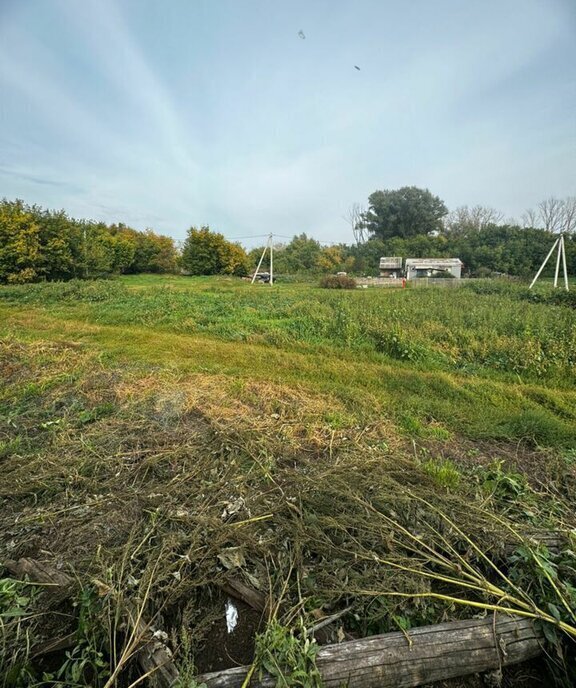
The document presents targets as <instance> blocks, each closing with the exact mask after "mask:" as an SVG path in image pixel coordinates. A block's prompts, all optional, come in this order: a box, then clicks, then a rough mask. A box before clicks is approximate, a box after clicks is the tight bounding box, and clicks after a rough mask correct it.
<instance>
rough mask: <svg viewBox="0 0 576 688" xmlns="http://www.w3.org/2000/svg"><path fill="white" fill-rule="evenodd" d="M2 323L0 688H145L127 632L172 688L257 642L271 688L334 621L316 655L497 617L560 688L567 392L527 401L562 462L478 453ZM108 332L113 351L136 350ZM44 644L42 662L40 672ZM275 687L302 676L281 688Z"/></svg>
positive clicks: (568, 636)
mask: <svg viewBox="0 0 576 688" xmlns="http://www.w3.org/2000/svg"><path fill="white" fill-rule="evenodd" d="M106 288H108V287H106ZM112 289H113V287H112ZM12 293H13V292H12ZM21 293H22V294H25V293H26V292H25V291H24V288H23V291H22V292H21ZM28 293H29V292H28ZM345 296H346V295H345ZM351 296H355V295H351ZM419 296H420V294H418V297H419ZM210 298H212V297H210ZM266 298H268V297H266ZM394 298H396V297H394ZM112 305H113V304H112V303H107V308H108V309H109V310H108V312H110V309H111V307H112ZM543 307H544V306H543ZM5 315H8V316H9V319H8V320H7V322H8V326H7V327H8V328H9V331H5V332H4V334H5V335H6V336H5V338H4V340H3V342H2V345H1V349H0V370H1V378H2V379H1V382H2V386H1V389H0V419H1V420H0V465H1V466H2V475H3V479H2V481H1V482H0V564H1V563H6V564H7V565H8V567H9V568H8V569H7V570H6V571H5V574H4V578H3V580H0V615H1V616H0V619H1V624H0V677H1V678H0V681H3V684H4V685H20V686H32V685H55V684H56V685H62V686H71V685H93V686H111V685H116V684H117V685H125V686H127V685H130V684H131V683H133V682H134V681H137V679H138V676H139V675H140V674H141V667H139V665H138V662H137V655H136V654H135V653H134V652H133V651H131V650H132V649H133V648H131V646H130V641H131V638H132V635H131V630H130V622H129V621H128V620H127V619H129V617H130V616H131V615H132V617H133V616H134V615H136V616H140V617H141V618H142V619H144V620H145V622H146V624H150V625H151V626H152V630H153V631H158V634H157V638H158V639H159V640H160V641H163V642H164V643H165V644H166V645H167V646H168V647H169V648H170V649H171V651H172V652H173V654H174V663H175V664H176V666H177V667H178V669H179V671H180V676H181V678H180V682H181V685H182V686H184V685H193V683H192V677H193V676H194V675H195V674H197V673H202V672H207V671H213V670H217V669H223V668H226V667H231V666H235V665H237V664H250V663H251V661H252V659H253V656H254V648H255V642H256V645H257V656H258V657H259V658H260V661H261V662H264V665H265V666H267V667H270V656H272V657H275V660H274V663H275V665H276V666H278V667H279V668H280V669H282V670H283V671H284V672H285V673H286V676H287V681H288V683H287V684H286V685H316V683H314V682H315V681H317V679H316V678H314V676H315V673H314V654H315V644H314V643H312V644H310V643H305V642H304V639H305V637H306V632H305V629H310V628H311V627H313V626H315V625H317V624H320V625H322V620H324V619H326V618H327V617H331V616H333V615H335V616H336V618H335V621H334V622H333V623H332V624H330V625H327V626H326V627H324V628H323V629H322V631H318V639H319V640H320V641H322V642H327V641H333V642H337V641H341V640H343V639H346V638H361V637H365V636H367V635H372V634H376V633H382V632H386V631H391V630H399V629H400V630H403V631H407V630H408V629H410V628H414V627H416V626H421V625H424V624H429V623H439V622H441V621H446V620H449V619H462V618H472V617H475V616H478V615H486V614H491V613H492V612H493V611H495V610H496V609H505V610H509V611H514V612H515V613H519V614H521V615H524V616H525V617H527V618H533V619H535V620H536V623H537V625H539V626H540V627H541V628H542V629H543V632H544V635H545V637H546V640H547V643H548V654H549V657H548V660H549V668H548V671H549V672H551V674H550V675H552V674H553V675H554V676H555V677H556V678H557V679H558V680H561V679H562V678H563V679H564V680H565V681H570V679H569V678H568V676H569V671H570V658H571V657H572V658H573V651H574V645H573V641H574V639H575V638H576V629H575V626H576V618H575V615H574V610H575V609H576V556H575V555H574V551H573V550H574V546H575V544H576V543H574V539H573V532H574V530H575V529H576V517H575V516H574V508H573V495H574V494H575V490H576V454H574V451H573V450H570V449H569V448H568V447H569V444H570V432H571V430H570V426H571V422H572V421H573V415H572V416H570V412H569V411H566V413H565V414H564V415H563V413H562V411H561V408H562V403H566V401H567V399H569V398H570V395H573V391H572V390H571V389H570V388H567V389H566V390H565V391H563V392H561V393H559V395H558V397H557V398H556V406H555V408H554V409H553V410H552V411H551V410H550V408H549V405H550V404H549V402H550V399H551V398H552V395H553V394H554V393H555V392H553V391H552V390H548V389H546V388H545V387H541V388H537V387H536V385H534V384H532V386H530V387H529V388H528V392H527V394H528V395H529V398H530V404H540V403H541V402H543V403H542V406H534V407H533V408H538V409H540V408H542V409H544V411H543V413H546V414H549V418H550V419H551V420H550V421H549V422H550V423H557V424H558V425H557V427H558V428H564V434H562V433H560V434H559V440H558V443H557V445H554V443H553V442H549V443H548V445H547V446H545V447H544V446H538V444H537V443H536V442H535V441H534V438H533V436H532V437H531V438H526V439H525V440H524V441H519V439H520V438H518V437H514V436H513V437H511V438H510V440H509V441H505V440H504V439H503V438H502V437H500V436H499V434H498V433H495V436H494V437H490V436H486V435H487V434H488V433H484V437H483V439H482V441H480V440H479V438H478V437H474V436H473V433H472V434H471V435H470V436H466V435H465V434H464V433H459V432H458V429H457V428H456V427H450V425H449V423H448V422H447V421H446V422H443V423H440V422H438V420H437V419H435V418H434V417H431V416H428V417H426V416H418V415H417V410H418V406H413V407H410V408H405V407H403V408H402V409H400V411H399V412H397V413H392V412H390V413H388V412H385V410H384V409H385V406H384V405H383V403H382V402H381V401H380V400H379V399H378V397H377V396H374V395H372V394H371V393H370V391H367V392H366V395H367V397H366V398H365V399H364V403H357V400H358V398H359V397H357V396H356V391H355V390H354V389H353V388H352V389H351V390H350V392H349V394H344V393H339V387H338V386H334V387H333V388H332V389H329V388H319V387H318V386H315V385H314V384H311V383H310V381H306V380H304V382H305V384H304V383H303V384H297V383H295V382H294V380H293V379H291V378H290V377H289V376H287V377H286V378H285V379H278V377H279V376H277V377H276V380H275V381H274V382H266V381H265V380H263V379H262V378H261V377H260V378H259V376H258V375H257V374H255V375H254V376H252V375H251V373H252V372H256V370H257V366H256V365H254V364H253V363H252V364H251V365H252V367H250V365H249V364H248V363H246V362H243V363H242V365H244V366H245V368H244V372H243V373H240V374H233V375H232V374H229V373H227V371H219V372H215V371H213V370H211V371H209V372H205V371H204V372H203V371H202V370H201V366H202V361H201V360H200V361H196V362H195V363H194V365H196V366H197V367H196V368H195V369H191V368H190V367H188V368H186V367H185V366H184V365H182V366H180V365H178V362H177V361H176V359H175V358H171V359H170V360H169V361H166V360H164V361H161V360H159V359H158V358H156V359H155V360H153V361H152V360H145V359H146V356H143V357H138V356H133V357H131V359H130V360H128V359H124V360H123V361H120V360H119V358H118V351H119V350H121V347H119V348H118V349H117V348H116V343H114V342H113V341H112V340H110V341H109V342H108V343H106V341H104V340H102V339H100V340H98V339H97V338H98V337H99V336H100V335H99V334H98V333H97V332H96V331H95V330H93V329H91V328H92V325H90V323H89V322H86V323H85V325H84V327H85V330H84V336H85V337H86V339H85V341H83V342H81V339H82V338H83V335H81V334H79V332H80V329H79V328H80V327H81V325H80V324H79V323H80V321H79V320H76V321H75V322H74V318H71V319H70V322H69V323H68V322H66V324H65V325H63V326H62V331H61V332H60V334H59V335H56V334H55V335H53V334H52V332H51V328H55V325H54V322H51V321H49V320H45V319H44V320H43V318H46V317H48V316H46V315H43V314H42V313H38V319H37V320H36V321H34V317H33V312H32V311H31V312H30V313H27V311H26V309H25V308H24V309H22V310H19V311H16V310H14V311H12V310H10V309H6V312H5ZM57 317H61V316H57ZM84 317H85V318H86V312H84ZM65 320H66V319H65V318H62V322H63V323H64V322H65ZM88 320H89V318H88ZM67 328H69V329H70V330H71V331H67ZM125 329H126V333H125V337H126V349H127V350H129V348H130V345H131V344H130V340H131V339H132V345H133V337H137V336H139V334H138V333H137V332H136V331H134V332H131V330H130V327H129V326H126V328H125ZM47 330H48V336H47ZM95 332H96V334H94V333H95ZM161 334H162V333H160V331H158V332H157V336H158V338H159V339H157V340H156V341H157V342H158V347H159V348H160V350H161V349H162V346H163V344H162V341H161ZM71 335H72V339H70V336H71ZM114 336H116V335H114ZM92 337H95V339H92ZM150 337H152V338H154V337H155V335H154V333H152V332H151V333H150ZM174 341H175V342H177V340H176V339H174ZM210 341H212V342H214V341H215V340H210ZM110 342H112V343H110ZM95 343H96V344H97V346H94V344H95ZM176 345H177V346H180V344H178V343H177V344H176ZM214 346H215V344H214ZM194 347H195V343H194V342H190V350H189V353H188V356H189V357H190V358H191V359H193V358H194V357H195V356H196V355H197V353H196V352H195V348H194ZM337 350H338V351H340V349H339V348H338V349H337ZM179 351H180V350H179ZM155 355H158V354H157V352H156V354H155ZM326 355H327V356H328V354H326ZM333 355H334V356H336V357H338V356H341V355H342V354H340V353H336V354H333ZM343 356H344V362H343V365H344V367H346V365H347V363H346V359H345V354H343ZM236 365H238V366H240V363H237V364H236ZM370 365H372V366H381V367H382V368H381V370H385V367H384V366H385V362H384V361H381V362H378V361H377V360H375V359H372V358H369V360H367V367H368V368H369V366H370ZM398 365H399V366H402V365H406V366H408V364H398ZM288 367H289V366H288ZM199 368H200V369H199ZM402 372H403V373H404V374H405V376H406V378H407V379H408V378H409V376H410V375H411V374H413V375H417V374H419V373H418V371H417V369H415V370H414V371H412V370H411V369H409V368H408V367H406V369H405V370H404V371H403V369H402V367H400V369H399V372H398V374H401V373H402ZM294 373H295V374H296V373H297V370H296V371H294ZM349 374H351V373H350V371H349ZM367 374H368V376H369V375H370V374H371V373H370V371H369V370H368V373H367ZM422 374H423V375H425V374H427V373H425V372H424V371H423V373H422ZM439 374H440V373H439ZM442 374H443V373H442ZM470 382H471V385H473V384H475V378H471V380H470ZM445 383H446V384H447V385H449V384H451V381H450V380H449V378H447V377H446V378H445ZM358 384H359V383H358ZM497 384H500V383H499V382H498V381H497V382H496V383H494V382H493V381H491V380H486V385H487V387H485V389H488V388H490V389H491V390H495V389H497V387H496V385H497ZM369 386H370V385H369ZM488 386H490V387H488ZM504 387H505V385H504V384H502V389H504ZM520 390H521V387H520V385H519V386H518V390H515V391H514V392H513V394H512V396H514V395H516V394H520V393H521V392H520ZM523 391H524V390H523ZM428 393H429V392H428ZM538 393H539V394H540V395H541V397H540V399H541V401H535V399H536V398H537V394H538ZM562 394H564V395H565V396H564V397H562ZM562 399H563V401H561V400H562ZM473 403H476V402H473ZM484 403H485V404H486V403H490V402H487V401H486V398H484ZM533 413H534V414H535V413H536V411H533ZM547 417H548V416H547ZM478 423H480V421H478ZM550 533H552V534H554V538H553V540H554V542H557V543H558V545H557V546H554V548H552V549H550V550H549V549H547V548H546V547H545V546H543V545H539V544H537V542H538V540H542V538H543V537H544V539H545V538H546V537H547V536H548V535H549V534H550ZM22 558H31V559H34V560H35V561H41V562H45V563H48V564H49V565H50V566H53V567H55V568H56V569H57V570H59V571H61V572H63V573H67V574H68V575H70V576H71V577H72V578H73V579H74V580H75V581H76V584H75V585H73V586H72V587H73V590H71V591H69V592H70V593H71V594H69V595H67V596H66V598H65V599H63V598H61V597H59V596H58V595H55V594H54V591H52V590H51V589H50V587H49V586H38V585H32V584H30V583H27V582H21V581H19V580H17V578H16V577H15V576H13V575H10V574H9V570H10V566H13V563H11V562H15V561H18V560H20V559H22ZM238 586H244V588H243V589H244V590H248V591H249V592H250V594H251V595H252V602H251V600H250V599H246V598H245V599H244V601H243V602H241V601H237V602H236V608H237V610H238V622H237V623H238V627H237V629H236V630H235V631H234V632H233V633H228V632H227V629H226V619H225V605H226V603H227V601H228V600H229V595H230V591H231V590H234V589H236V590H237V589H238ZM241 597H242V596H241ZM248 597H249V596H248ZM254 599H256V600H263V602H262V604H261V607H260V609H259V610H258V609H257V608H258V606H259V605H258V604H254V602H253V600H254ZM162 633H166V634H167V635H166V636H164V635H162ZM258 634H260V635H258ZM258 638H260V640H257V639H258ZM164 639H165V640H164ZM255 639H256V640H255ZM49 641H50V642H53V641H60V645H59V646H58V647H57V648H56V650H55V651H52V649H51V648H50V647H49V646H48V645H47V643H49ZM127 648H128V651H127ZM275 652H276V654H275ZM290 653H292V655H294V656H293V657H292V659H291V660H290V661H289V662H288V660H287V657H289V656H292V655H291V654H290ZM294 653H295V654H294ZM266 662H267V663H266ZM287 663H289V664H290V666H291V667H292V668H291V669H290V670H288V669H287V668H286V667H287ZM299 663H300V664H299ZM294 666H301V668H302V671H303V674H306V675H307V676H308V678H307V679H306V680H304V679H303V678H302V676H296V675H294V676H292V677H290V671H292V670H293V667H294ZM296 673H297V672H296ZM298 681H300V683H299V682H298ZM0 685H1V683H0Z"/></svg>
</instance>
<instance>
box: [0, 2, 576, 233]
mask: <svg viewBox="0 0 576 688" xmlns="http://www.w3.org/2000/svg"><path fill="white" fill-rule="evenodd" d="M299 31H303V32H304V34H305V38H304V39H302V38H300V37H299V36H298V32H299ZM354 65H357V66H359V67H360V71H358V70H357V69H355V67H354ZM405 185H416V186H422V187H427V188H429V189H430V190H431V191H432V192H433V193H435V194H438V195H439V196H440V197H441V198H442V199H443V200H444V201H445V203H446V204H447V205H448V207H449V208H455V207H456V206H459V205H462V204H470V205H473V204H477V203H479V204H483V205H489V206H493V207H495V208H497V209H498V210H501V211H502V212H504V213H505V215H506V216H515V217H519V216H520V215H521V214H522V212H523V211H524V210H526V209H527V208H529V207H533V206H534V205H536V203H538V201H540V200H542V199H543V198H546V197H548V196H551V195H555V196H557V197H565V196H568V195H575V194H576V1H575V0H498V1H496V0H466V1H465V0H434V1H432V0H403V1H401V0H394V1H392V0H390V1H385V0H354V1H352V0H350V1H348V0H162V1H161V0H0V196H6V197H7V198H16V197H19V198H23V199H24V200H25V201H27V202H30V203H38V204H40V205H42V206H45V207H50V208H65V209H66V210H67V211H68V212H69V213H70V214H72V215H73V216H76V217H86V218H92V219H102V220H105V221H121V222H125V223H126V224H130V225H132V226H134V227H136V228H138V229H143V228H145V227H152V228H154V229H156V230H158V231H161V232H163V233H168V234H170V235H172V236H174V237H175V238H177V239H181V238H183V237H184V236H185V232H186V229H187V228H188V227H189V226H190V225H192V224H195V225H198V224H210V226H211V227H212V228H213V229H216V230H218V231H220V232H223V233H224V234H225V235H226V236H228V237H230V238H234V237H249V236H254V235H261V234H264V233H267V232H270V231H273V232H276V233H278V234H281V235H288V236H291V235H293V234H295V233H300V232H307V233H308V234H311V235H313V236H315V237H316V238H318V239H320V240H323V241H327V242H331V241H348V242H350V241H351V240H352V236H351V232H350V229H349V227H348V226H347V224H346V223H345V221H344V220H343V219H342V216H343V215H344V214H345V213H346V211H347V209H348V208H349V207H350V206H351V205H352V204H353V203H355V202H359V203H362V204H365V203H366V200H367V198H368V196H369V194H370V193H372V192H373V191H375V190H376V189H391V188H398V187H400V186H405ZM258 241H259V240H257V239H254V240H250V239H245V240H243V243H244V244H246V245H253V244H255V243H258Z"/></svg>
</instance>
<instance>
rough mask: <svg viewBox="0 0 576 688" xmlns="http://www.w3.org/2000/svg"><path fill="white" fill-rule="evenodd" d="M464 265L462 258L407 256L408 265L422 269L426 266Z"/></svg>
mask: <svg viewBox="0 0 576 688" xmlns="http://www.w3.org/2000/svg"><path fill="white" fill-rule="evenodd" d="M462 265H464V263H463V262H462V261H461V260H460V258H406V267H413V268H416V269H422V270H424V269H426V268H454V267H458V266H460V267H461V266H462Z"/></svg>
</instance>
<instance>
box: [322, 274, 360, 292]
mask: <svg viewBox="0 0 576 688" xmlns="http://www.w3.org/2000/svg"><path fill="white" fill-rule="evenodd" d="M320 286H321V287H322V289H356V280H355V279H354V278H353V277H348V275H326V277H323V278H322V279H321V280H320Z"/></svg>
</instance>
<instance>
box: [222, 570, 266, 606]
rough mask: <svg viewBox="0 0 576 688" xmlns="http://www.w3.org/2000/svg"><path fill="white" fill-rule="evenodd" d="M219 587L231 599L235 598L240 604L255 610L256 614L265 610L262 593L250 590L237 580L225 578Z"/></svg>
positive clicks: (264, 598)
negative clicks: (240, 601) (242, 603)
mask: <svg viewBox="0 0 576 688" xmlns="http://www.w3.org/2000/svg"><path fill="white" fill-rule="evenodd" d="M219 587H220V588H221V589H222V590H223V591H224V592H225V593H226V594H228V595H230V596H231V597H235V598H237V599H239V600H242V602H245V603H246V604H247V605H248V606H249V607H252V609H255V610H256V611H257V612H263V611H264V610H265V609H266V605H267V599H266V595H264V593H262V592H260V591H259V590H255V589H254V588H250V587H249V586H248V585H246V584H245V583H243V582H242V581H241V580H238V579H237V578H232V577H228V578H225V579H224V580H223V581H222V582H221V583H220V584H219Z"/></svg>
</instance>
